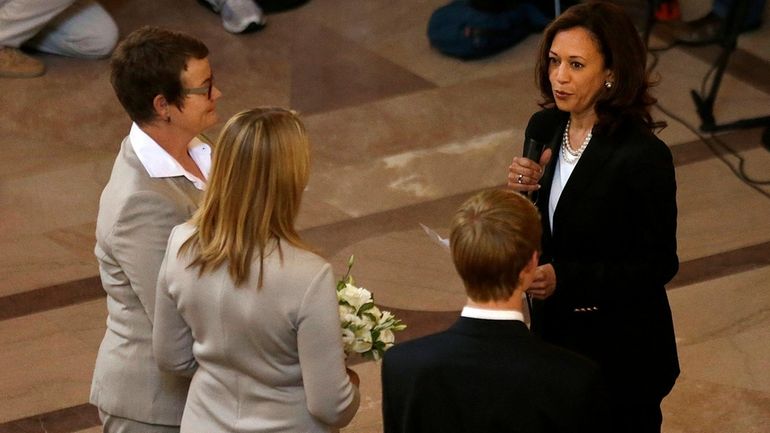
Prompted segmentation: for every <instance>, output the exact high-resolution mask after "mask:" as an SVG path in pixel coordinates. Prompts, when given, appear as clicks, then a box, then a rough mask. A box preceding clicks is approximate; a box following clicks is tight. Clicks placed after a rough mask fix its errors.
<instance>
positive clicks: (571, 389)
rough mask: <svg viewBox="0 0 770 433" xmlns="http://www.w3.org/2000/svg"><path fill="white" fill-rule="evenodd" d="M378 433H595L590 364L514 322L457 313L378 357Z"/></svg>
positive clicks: (597, 391) (597, 421) (595, 387)
mask: <svg viewBox="0 0 770 433" xmlns="http://www.w3.org/2000/svg"><path fill="white" fill-rule="evenodd" d="M382 410H383V422H384V425H385V433H396V432H399V433H415V432H426V433H427V432H441V433H451V432H469V433H471V432H472V433H485V432H489V433H501V432H516V433H540V432H592V433H593V432H602V431H605V430H604V429H603V427H602V425H603V424H602V423H603V422H604V420H605V419H606V417H605V413H604V399H603V393H602V388H601V385H600V379H599V373H598V369H597V368H596V366H595V365H594V364H593V363H592V362H590V361H589V360H587V359H585V358H583V357H581V356H578V355H576V354H573V353H571V352H567V351H565V350H563V349H559V348H557V347H554V346H551V345H549V344H545V343H543V342H541V341H539V339H537V338H536V337H533V336H532V335H531V334H530V333H529V330H527V328H526V326H525V325H524V324H523V323H522V322H519V321H499V320H481V319H470V318H465V317H461V318H460V319H459V320H458V321H457V322H456V323H455V324H454V325H453V326H452V327H451V328H449V329H448V330H446V331H444V332H441V333H438V334H434V335H430V336H427V337H423V338H420V339H417V340H412V341H408V342H405V343H401V344H397V345H396V346H394V347H393V348H391V349H390V350H389V351H388V352H386V353H385V357H384V359H383V363H382Z"/></svg>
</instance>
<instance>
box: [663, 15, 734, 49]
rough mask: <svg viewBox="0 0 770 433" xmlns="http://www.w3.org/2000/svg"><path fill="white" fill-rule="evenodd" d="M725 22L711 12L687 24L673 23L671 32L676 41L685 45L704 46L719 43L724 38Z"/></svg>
mask: <svg viewBox="0 0 770 433" xmlns="http://www.w3.org/2000/svg"><path fill="white" fill-rule="evenodd" d="M723 27H724V21H723V20H722V18H719V17H718V16H716V15H714V13H713V12H709V14H708V15H706V16H705V17H703V18H698V19H697V20H695V21H688V22H685V23H682V22H679V23H671V26H670V29H671V30H670V31H671V36H673V37H674V40H675V41H677V42H679V43H681V44H685V45H704V44H712V43H714V42H719V41H720V40H722V37H723V32H722V30H723Z"/></svg>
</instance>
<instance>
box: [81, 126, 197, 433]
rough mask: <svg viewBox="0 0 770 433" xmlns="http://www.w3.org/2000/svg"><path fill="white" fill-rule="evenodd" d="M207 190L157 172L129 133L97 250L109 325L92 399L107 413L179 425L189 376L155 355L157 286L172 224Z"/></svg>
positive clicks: (107, 195) (104, 206)
mask: <svg viewBox="0 0 770 433" xmlns="http://www.w3.org/2000/svg"><path fill="white" fill-rule="evenodd" d="M200 195H201V191H199V190H198V189H196V188H195V186H194V185H193V184H192V182H190V181H189V180H187V179H186V178H185V177H183V176H179V177H170V178H155V179H153V178H151V177H150V176H149V175H148V174H147V171H146V170H145V168H144V166H143V165H142V163H141V162H140V161H139V159H138V157H137V155H136V153H135V152H134V149H133V147H132V146H131V142H130V140H129V138H128V137H126V138H125V139H124V140H123V143H122V145H121V148H120V152H119V153H118V156H117V158H116V159H115V165H114V166H113V169H112V175H111V176H110V180H109V182H108V183H107V186H106V187H105V188H104V192H102V196H101V200H100V201H99V215H98V217H97V220H96V248H95V249H94V252H95V254H96V258H97V260H98V262H99V274H100V276H101V280H102V285H103V286H104V290H105V291H106V292H107V311H108V317H107V331H106V332H105V334H104V339H103V340H102V344H101V346H100V347H99V354H98V356H97V358H96V367H95V368H94V376H93V382H92V384H91V398H90V401H91V403H93V404H94V405H96V406H98V407H99V408H100V409H102V410H103V411H105V412H108V413H109V414H112V415H117V416H120V417H124V418H129V419H132V420H136V421H141V422H145V423H151V424H166V425H179V423H180V421H181V417H182V410H183V408H184V402H185V398H186V395H187V388H188V386H189V378H185V377H180V376H177V375H172V374H168V373H164V372H161V371H160V370H159V369H158V366H157V363H156V362H155V358H153V354H152V318H153V313H154V309H155V287H156V282H157V277H158V270H159V269H160V265H161V262H162V261H163V255H164V253H165V251H166V242H167V240H168V235H169V233H170V232H171V229H172V228H173V227H174V226H175V225H177V224H180V223H182V222H184V221H186V220H187V219H189V217H190V216H191V215H192V213H193V212H194V211H195V209H196V208H197V206H198V202H199V199H200Z"/></svg>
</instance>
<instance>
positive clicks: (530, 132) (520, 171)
mask: <svg viewBox="0 0 770 433" xmlns="http://www.w3.org/2000/svg"><path fill="white" fill-rule="evenodd" d="M548 114H549V113H548V112H541V113H538V115H535V116H533V117H532V120H531V121H530V122H529V125H527V130H526V131H525V132H524V152H523V156H521V157H514V158H513V161H512V162H511V165H510V166H509V167H508V187H509V188H511V189H513V190H515V191H519V192H525V193H531V192H532V191H537V190H538V189H540V184H539V183H538V182H540V178H541V177H543V171H544V170H545V167H546V165H548V162H550V161H551V155H552V153H553V152H552V151H551V149H545V151H543V148H545V147H546V146H547V144H548V143H549V142H550V141H551V139H552V138H553V135H554V131H553V128H554V125H557V124H558V119H555V118H554V116H555V115H556V114H551V115H548Z"/></svg>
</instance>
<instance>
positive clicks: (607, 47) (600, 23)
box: [535, 1, 658, 133]
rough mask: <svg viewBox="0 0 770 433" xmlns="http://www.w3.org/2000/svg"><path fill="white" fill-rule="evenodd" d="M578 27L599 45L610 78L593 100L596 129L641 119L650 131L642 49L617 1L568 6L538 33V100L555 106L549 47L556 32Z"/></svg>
mask: <svg viewBox="0 0 770 433" xmlns="http://www.w3.org/2000/svg"><path fill="white" fill-rule="evenodd" d="M575 27H582V28H584V29H586V30H588V32H589V33H590V34H591V36H592V37H593V39H594V40H595V41H596V43H597V44H598V46H599V50H600V52H601V54H602V57H603V58H604V64H605V67H606V68H607V69H609V70H611V71H612V75H613V78H614V81H613V86H612V87H611V88H609V89H608V88H603V89H602V90H601V94H600V95H599V97H598V98H597V100H596V106H595V111H596V115H597V117H598V123H597V124H596V130H597V131H598V132H604V133H612V132H614V131H615V130H617V128H618V127H619V126H620V125H621V124H623V123H625V122H628V121H630V122H634V123H638V124H642V125H643V126H644V127H646V128H647V129H648V130H650V131H652V130H653V129H654V128H655V127H656V126H658V125H657V124H656V123H654V122H653V120H652V116H651V115H650V106H651V105H653V104H654V103H655V102H656V101H657V100H656V99H655V98H654V97H653V96H652V95H650V93H649V89H650V87H652V86H653V85H654V83H653V82H652V81H651V79H650V77H649V74H648V73H647V70H646V63H647V49H646V48H645V45H644V43H643V42H642V39H641V37H640V36H639V33H638V32H637V30H636V28H635V27H634V24H633V22H632V21H631V19H630V18H629V16H628V15H627V14H626V13H625V11H623V9H622V8H620V7H619V6H617V5H615V4H612V3H609V2H606V1H592V2H589V3H583V4H579V5H575V6H572V7H571V8H569V9H567V10H566V11H565V12H564V13H563V14H561V15H560V16H559V17H558V18H556V19H555V20H554V21H553V22H552V23H551V24H550V25H548V27H547V28H546V29H545V31H544V32H543V39H542V40H541V42H540V50H539V57H538V59H537V66H536V68H535V74H536V76H535V80H536V82H537V86H538V88H539V89H540V94H541V96H542V98H543V101H542V102H540V106H541V107H543V108H550V107H553V106H555V101H554V97H553V89H552V88H551V81H550V80H549V77H548V75H549V71H548V65H549V52H550V49H551V44H552V43H553V40H554V38H555V37H556V34H557V33H559V32H561V31H564V30H569V29H572V28H575Z"/></svg>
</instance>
